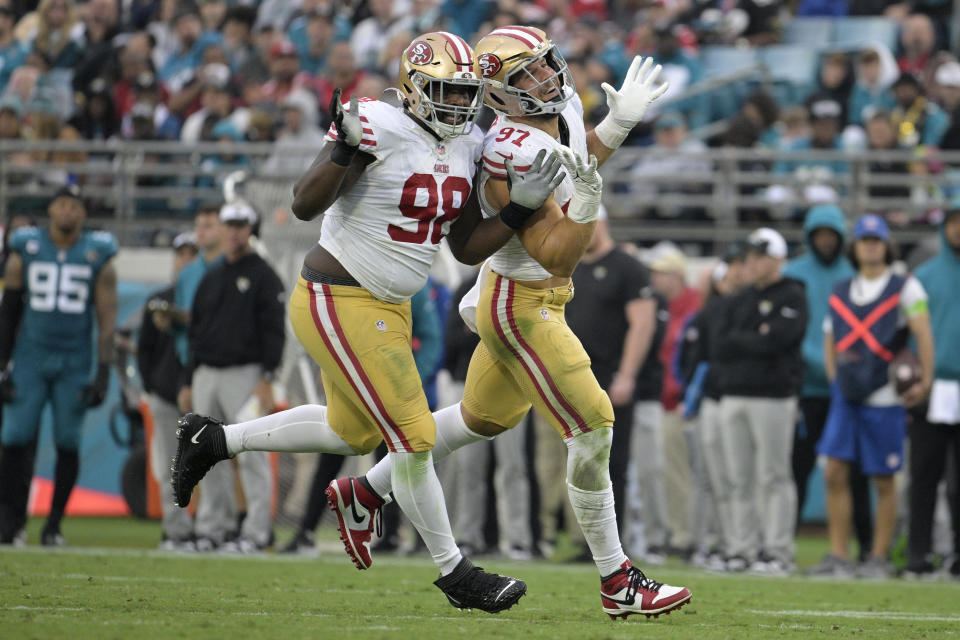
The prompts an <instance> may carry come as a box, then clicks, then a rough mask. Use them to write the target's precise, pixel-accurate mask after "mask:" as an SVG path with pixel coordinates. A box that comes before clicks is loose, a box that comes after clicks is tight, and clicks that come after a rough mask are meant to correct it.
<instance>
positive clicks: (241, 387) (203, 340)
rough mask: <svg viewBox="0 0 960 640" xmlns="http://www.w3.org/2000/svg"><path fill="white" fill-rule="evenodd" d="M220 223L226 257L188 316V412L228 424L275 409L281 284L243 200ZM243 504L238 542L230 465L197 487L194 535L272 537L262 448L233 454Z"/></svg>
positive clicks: (249, 541)
mask: <svg viewBox="0 0 960 640" xmlns="http://www.w3.org/2000/svg"><path fill="white" fill-rule="evenodd" d="M220 221H221V222H222V223H223V224H224V234H223V244H224V256H225V258H226V259H225V260H224V262H222V263H221V264H219V265H218V266H216V267H214V268H212V269H210V271H208V272H207V274H206V275H205V276H204V277H203V280H202V281H201V282H200V286H199V287H198V288H197V293H196V296H195V297H194V301H193V308H192V310H191V317H190V329H189V334H190V361H191V362H190V365H188V369H192V371H188V373H187V377H188V378H189V377H190V375H192V380H191V391H192V395H193V409H194V411H196V412H197V413H200V414H203V415H209V416H214V417H216V418H218V419H223V420H224V421H226V422H237V421H238V420H239V419H240V416H239V414H240V413H241V409H243V408H244V407H245V405H247V403H248V402H249V401H251V399H252V398H255V399H256V401H257V403H258V404H259V407H258V410H257V411H255V413H257V414H259V415H265V414H268V413H272V412H273V411H274V409H275V402H274V398H273V389H272V382H273V376H274V372H275V371H276V369H277V367H279V366H280V359H281V356H282V354H283V342H284V310H283V307H284V301H285V300H284V292H283V284H282V283H281V282H280V278H279V277H278V276H277V274H276V273H275V272H274V270H273V269H272V268H271V267H270V265H268V264H267V263H266V261H265V260H264V259H263V258H261V257H260V256H259V255H258V254H257V253H256V252H255V251H253V250H252V249H251V247H250V236H251V235H252V232H253V226H254V225H255V224H256V222H257V215H256V213H255V212H254V210H253V209H252V208H251V207H250V206H249V205H247V204H245V203H242V202H234V203H228V204H226V205H224V207H223V208H222V209H221V210H220ZM236 459H237V463H238V466H239V468H240V480H241V483H242V485H243V493H244V496H245V497H246V501H247V516H246V518H244V520H243V525H242V528H241V531H240V535H239V537H238V538H236V539H234V540H230V539H229V538H230V536H231V535H232V533H233V530H234V524H235V522H236V518H235V515H236V514H235V511H236V508H235V502H236V501H235V492H234V484H233V468H232V466H231V465H227V464H225V465H219V466H217V467H216V468H213V469H211V471H210V472H209V473H208V474H207V475H206V477H205V478H204V479H203V481H202V482H201V483H200V487H201V495H202V498H201V500H200V504H199V506H198V508H197V519H196V523H195V527H194V528H195V530H196V533H197V536H199V537H203V538H205V539H207V540H210V541H212V542H213V543H215V544H217V545H221V544H224V543H225V542H226V543H227V544H226V545H225V546H224V549H225V550H227V551H239V552H242V553H252V552H256V551H259V550H261V549H263V548H264V547H266V546H267V544H268V543H269V542H270V539H271V534H272V524H271V517H270V496H271V493H272V487H273V480H272V476H271V472H270V458H269V454H268V453H267V452H265V451H249V452H245V453H243V454H241V455H238V456H237V458H236Z"/></svg>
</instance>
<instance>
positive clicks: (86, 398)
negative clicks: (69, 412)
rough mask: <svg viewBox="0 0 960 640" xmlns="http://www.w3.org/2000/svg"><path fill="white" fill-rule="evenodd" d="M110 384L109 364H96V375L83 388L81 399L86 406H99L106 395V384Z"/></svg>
mask: <svg viewBox="0 0 960 640" xmlns="http://www.w3.org/2000/svg"><path fill="white" fill-rule="evenodd" d="M109 384H110V365H108V364H102V363H101V364H99V365H97V375H96V377H95V378H94V379H93V381H92V382H91V383H90V384H88V385H87V386H85V387H84V388H83V391H82V392H81V394H80V395H81V399H82V400H83V404H84V406H86V407H99V406H100V405H101V404H103V401H104V399H105V398H106V397H107V386H108V385H109Z"/></svg>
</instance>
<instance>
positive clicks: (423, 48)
mask: <svg viewBox="0 0 960 640" xmlns="http://www.w3.org/2000/svg"><path fill="white" fill-rule="evenodd" d="M407 60H409V61H410V63H411V64H427V63H428V62H430V61H431V60H433V49H432V48H430V45H429V44H427V43H426V42H424V41H423V40H417V41H416V42H414V43H413V44H411V45H410V48H409V49H407Z"/></svg>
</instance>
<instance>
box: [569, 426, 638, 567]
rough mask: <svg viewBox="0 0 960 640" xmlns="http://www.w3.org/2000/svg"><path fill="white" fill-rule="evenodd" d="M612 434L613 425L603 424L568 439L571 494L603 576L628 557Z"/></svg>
mask: <svg viewBox="0 0 960 640" xmlns="http://www.w3.org/2000/svg"><path fill="white" fill-rule="evenodd" d="M612 438H613V432H612V430H611V429H608V428H601V429H597V430H595V431H589V432H587V433H584V434H581V435H578V436H575V437H573V438H568V439H567V440H566V445H567V494H568V495H569V497H570V505H571V506H572V507H573V513H574V514H575V515H576V516H577V522H578V523H580V528H581V529H582V530H583V537H584V539H585V540H586V541H587V546H589V547H590V553H591V554H592V555H593V561H594V563H595V564H596V565H597V569H598V570H599V571H600V575H601V576H607V575H610V574H611V573H613V572H614V571H616V570H617V569H619V568H620V565H622V564H623V563H624V561H625V560H626V559H627V556H626V554H624V553H623V547H621V545H620V534H619V532H618V531H617V514H616V511H614V508H613V504H614V503H613V485H612V484H610V442H611V440H612Z"/></svg>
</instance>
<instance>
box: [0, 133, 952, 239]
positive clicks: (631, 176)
mask: <svg viewBox="0 0 960 640" xmlns="http://www.w3.org/2000/svg"><path fill="white" fill-rule="evenodd" d="M316 152H317V150H316V149H314V148H298V149H291V148H289V147H286V148H282V149H281V148H279V147H277V146H276V145H272V144H267V143H229V144H228V143H199V144H193V145H187V144H183V143H179V142H143V141H123V142H76V143H62V142H19V141H18V142H11V141H0V217H2V218H3V219H6V218H7V216H9V215H10V214H12V213H19V212H24V213H29V214H31V215H34V216H39V215H40V214H42V212H43V211H44V209H45V206H46V201H47V200H48V199H49V196H50V194H52V193H53V191H54V190H55V189H56V188H57V187H58V186H59V185H62V184H63V183H64V181H66V180H67V179H70V180H73V181H76V182H78V183H79V184H80V185H82V187H83V192H84V196H85V198H87V200H88V202H89V204H90V207H89V209H90V212H89V216H90V217H91V218H92V222H93V223H94V224H97V225H99V226H103V227H105V228H108V229H110V230H111V231H113V232H115V233H116V234H117V235H118V237H119V239H120V241H121V243H123V244H127V245H137V244H145V243H148V242H149V240H148V238H147V237H146V235H145V231H147V230H152V229H156V228H161V227H164V226H176V225H179V226H183V225H184V224H188V223H189V221H190V220H191V219H192V215H193V211H194V209H195V207H196V206H197V204H199V203H200V202H204V201H208V200H218V199H221V198H222V182H223V179H224V177H225V176H226V175H228V174H229V173H231V172H233V171H236V170H237V169H243V170H244V171H246V172H247V174H248V175H249V176H251V178H252V179H254V186H252V187H248V192H249V197H250V199H251V200H253V201H254V204H255V206H257V208H259V209H260V214H261V215H262V216H267V217H272V216H280V217H284V216H285V217H286V218H291V217H292V214H289V212H288V211H285V209H287V208H288V207H289V189H290V188H291V185H292V184H293V182H294V180H296V178H297V177H299V172H297V173H296V174H295V173H291V172H290V170H289V167H290V164H289V159H290V158H291V157H299V158H302V167H303V169H305V168H306V167H307V166H309V164H310V162H311V161H312V159H313V157H314V156H315V154H316ZM278 159H283V160H286V161H287V162H286V163H278V162H277V160H278ZM278 164H279V165H282V166H284V167H286V170H285V171H279V170H272V167H273V166H274V165H278ZM790 164H793V165H803V166H801V168H799V169H792V170H790V171H786V172H784V171H782V170H781V168H782V167H785V166H787V165H790ZM831 165H832V166H833V167H834V168H835V169H836V168H837V167H840V168H842V169H843V170H842V171H830V170H828V169H825V168H824V167H828V166H831ZM660 167H662V169H660ZM804 167H805V168H804ZM817 167H820V168H817ZM955 167H956V169H954V168H955ZM879 168H887V169H889V168H897V169H899V171H897V172H881V171H878V169H879ZM602 172H603V175H604V181H605V182H604V203H605V205H606V207H607V209H608V211H609V213H610V217H611V226H612V228H613V231H614V234H615V235H616V236H617V237H618V238H619V239H623V240H634V241H656V240H661V239H669V240H673V241H675V242H679V243H714V244H716V243H719V244H720V245H721V246H720V247H717V248H718V249H722V246H723V245H724V244H725V243H727V242H731V241H733V240H736V239H738V238H741V237H742V235H743V229H744V228H745V227H753V226H757V225H758V224H760V223H764V224H772V225H773V226H776V227H777V228H778V229H780V230H781V231H783V232H784V233H785V234H786V235H787V236H788V238H791V239H797V238H798V237H799V233H800V225H801V222H802V215H803V212H804V211H805V210H806V209H807V208H809V206H811V205H812V204H814V203H816V202H819V201H821V200H822V199H824V198H827V197H831V198H834V199H835V200H836V202H837V204H839V205H840V206H841V208H842V209H843V210H844V211H845V212H846V213H847V215H848V217H850V218H853V217H855V216H856V215H858V214H860V213H862V212H866V211H877V212H884V213H888V212H896V216H895V218H896V220H897V221H900V222H902V223H903V224H901V225H900V226H899V227H897V230H896V233H897V234H898V237H899V238H903V239H905V240H907V241H915V240H916V239H918V238H919V237H920V236H922V235H923V234H926V233H928V232H929V227H928V226H926V225H925V224H924V221H925V220H926V219H928V218H929V214H930V212H931V211H934V210H936V209H937V208H939V207H942V206H943V205H944V204H945V203H946V202H948V201H949V199H950V198H951V197H952V196H954V195H957V194H960V152H950V153H947V152H943V153H937V154H935V155H932V154H930V155H928V156H927V157H923V158H921V157H919V156H918V154H917V153H916V152H913V151H882V152H881V151H859V152H854V153H845V152H835V151H804V152H796V153H782V152H775V151H770V150H766V149H708V150H703V151H697V152H694V153H690V152H684V151H667V150H663V149H659V148H655V147H641V148H623V149H621V150H620V151H619V152H618V153H616V154H614V155H613V156H612V158H611V159H610V160H609V161H608V162H607V164H606V165H605V166H604V167H603V171H602ZM264 189H266V190H269V191H270V193H267V194H266V197H264V198H260V200H262V202H257V200H258V198H257V197H256V194H257V193H260V192H262V191H263V190H264ZM272 203H275V204H272ZM283 222H285V220H283Z"/></svg>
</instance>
